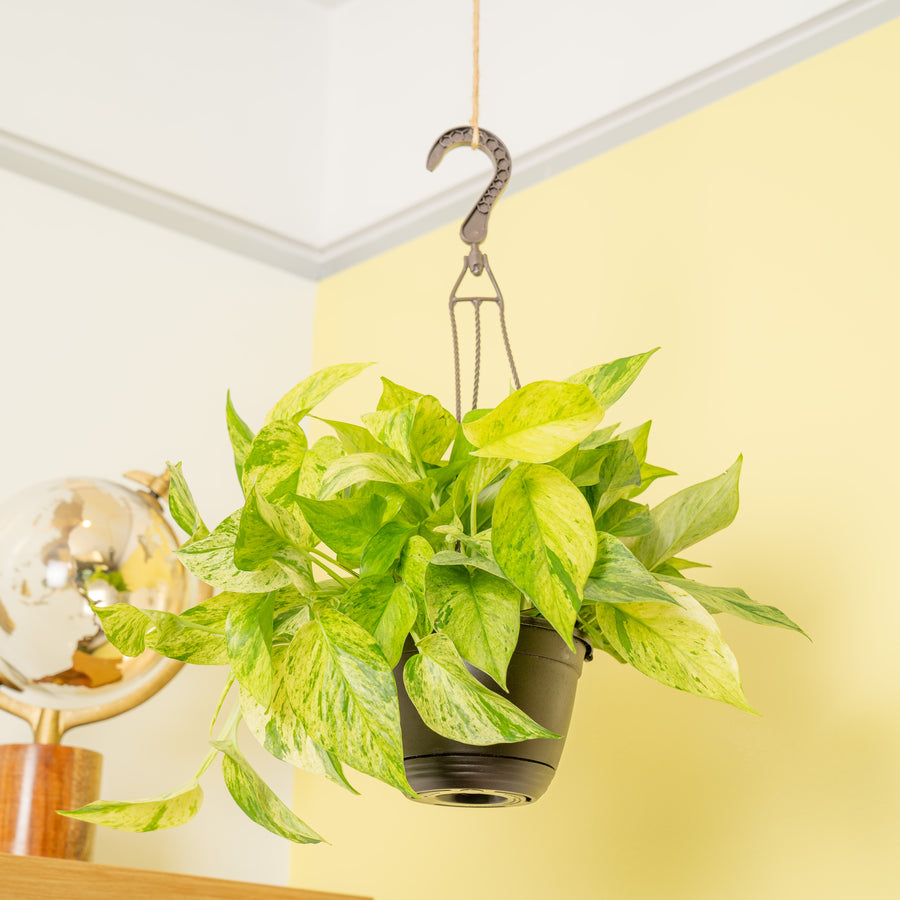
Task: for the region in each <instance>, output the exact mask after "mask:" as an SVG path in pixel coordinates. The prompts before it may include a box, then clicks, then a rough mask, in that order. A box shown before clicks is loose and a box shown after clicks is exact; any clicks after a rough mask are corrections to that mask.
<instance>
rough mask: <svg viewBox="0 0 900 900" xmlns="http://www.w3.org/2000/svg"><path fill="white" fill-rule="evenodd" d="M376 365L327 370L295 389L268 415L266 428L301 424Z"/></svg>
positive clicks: (356, 365)
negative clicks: (282, 423) (273, 424)
mask: <svg viewBox="0 0 900 900" xmlns="http://www.w3.org/2000/svg"><path fill="white" fill-rule="evenodd" d="M371 365H372V363H345V364H344V365H338V366H327V367H326V368H324V369H320V370H319V371H318V372H315V373H313V374H312V375H310V376H309V377H308V378H304V379H303V381H301V382H300V383H299V384H296V385H294V387H292V388H291V389H290V390H289V391H288V392H287V393H286V394H285V395H284V396H283V397H282V398H281V399H280V400H279V401H278V402H277V403H276V404H275V405H274V406H273V407H272V408H271V409H270V410H269V412H268V414H267V415H266V421H265V424H266V425H268V424H269V423H270V422H278V421H288V422H299V421H300V419H302V418H303V417H304V416H305V415H307V414H308V413H309V412H310V410H312V409H314V408H315V407H316V406H318V405H319V404H320V403H321V402H322V401H323V400H324V399H325V398H326V397H327V396H328V395H329V394H330V393H331V392H332V391H333V390H335V389H336V388H339V387H340V386H341V385H342V384H344V383H345V382H347V381H349V380H350V379H351V378H355V377H356V376H357V375H359V373H360V372H362V370H363V369H366V368H368V367H369V366H371Z"/></svg>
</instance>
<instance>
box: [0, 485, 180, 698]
mask: <svg viewBox="0 0 900 900" xmlns="http://www.w3.org/2000/svg"><path fill="white" fill-rule="evenodd" d="M177 546H178V542H177V540H176V539H175V536H174V534H173V533H172V530H171V528H170V527H169V525H168V523H167V521H166V519H165V518H164V516H163V514H162V511H161V509H160V507H159V506H158V505H157V503H156V500H155V498H154V497H153V496H152V495H151V494H145V493H143V492H137V491H133V490H129V489H128V488H125V487H122V486H121V485H118V484H115V483H114V482H111V481H104V480H100V479H86V478H71V479H63V480H58V481H51V482H47V483H45V484H39V485H35V486H33V487H30V488H27V489H26V490H24V491H22V492H21V493H19V494H17V495H16V496H15V497H13V498H12V499H10V500H8V501H6V502H5V503H3V504H2V505H0V692H2V693H6V694H7V695H9V696H12V697H15V698H16V699H17V700H20V701H22V702H24V703H29V704H32V705H34V706H39V707H43V708H45V709H58V710H63V709H81V708H85V707H92V706H96V705H97V704H100V703H106V702H108V701H113V700H117V699H119V698H120V697H122V696H124V695H125V694H129V693H131V692H132V691H134V690H135V689H137V688H138V687H140V685H141V684H143V683H144V681H145V680H147V679H148V678H149V677H150V676H151V674H152V672H153V670H154V668H155V667H156V666H157V665H159V664H160V663H161V662H162V657H160V656H157V655H156V654H155V653H152V652H151V651H145V652H144V653H142V654H141V655H140V656H138V657H134V658H132V657H128V656H123V654H121V653H120V652H119V651H118V650H117V649H116V648H115V647H114V646H113V645H112V644H111V643H110V642H109V641H108V640H107V639H106V635H105V634H104V633H103V629H102V627H101V625H100V621H99V619H98V617H97V615H96V614H95V612H94V606H109V605H111V604H113V603H122V602H124V603H130V604H132V605H133V606H136V607H138V608H141V609H147V610H166V611H169V612H179V611H180V610H181V609H182V608H183V603H184V597H185V591H186V575H185V572H184V570H183V568H182V566H181V564H180V563H179V562H178V560H177V558H176V557H175V556H174V554H173V551H174V550H175V549H176V548H177Z"/></svg>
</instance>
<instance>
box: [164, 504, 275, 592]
mask: <svg viewBox="0 0 900 900" xmlns="http://www.w3.org/2000/svg"><path fill="white" fill-rule="evenodd" d="M240 518H241V510H237V512H234V513H232V514H231V515H230V516H228V518H227V519H225V520H223V521H222V522H220V523H219V524H218V525H217V526H216V528H215V529H214V530H213V532H212V533H211V534H210V535H209V537H206V538H204V539H203V540H201V541H196V542H194V543H191V544H186V545H185V546H183V547H181V548H180V549H178V550H176V551H175V555H176V556H177V557H178V558H179V559H180V560H181V562H182V564H183V565H184V567H185V568H186V569H187V570H188V571H189V572H190V573H191V574H193V575H196V576H197V577H198V578H200V579H201V580H202V581H205V582H206V583H207V584H211V585H212V586H213V587H217V588H221V589H222V590H226V591H236V592H239V593H248V594H253V593H262V592H264V591H271V590H275V589H277V588H280V587H284V586H285V585H286V584H288V583H289V581H290V579H289V578H288V576H287V575H286V574H285V573H284V571H282V569H281V567H280V566H278V565H277V564H276V563H275V562H270V563H266V564H265V565H263V566H262V567H261V568H259V569H257V570H255V571H253V572H242V571H241V570H240V569H238V567H237V566H236V565H235V564H234V543H235V540H236V538H237V531H238V526H239V523H240Z"/></svg>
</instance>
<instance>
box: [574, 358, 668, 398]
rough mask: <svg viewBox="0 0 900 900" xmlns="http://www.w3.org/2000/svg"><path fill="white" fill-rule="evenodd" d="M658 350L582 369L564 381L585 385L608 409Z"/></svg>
mask: <svg viewBox="0 0 900 900" xmlns="http://www.w3.org/2000/svg"><path fill="white" fill-rule="evenodd" d="M658 349H659V347H655V348H654V349H653V350H648V351H647V352H646V353H638V354H637V355H636V356H624V357H622V358H621V359H615V360H613V361H612V362H609V363H604V364H603V365H600V366H592V367H591V368H589V369H583V370H582V371H581V372H578V373H577V374H575V375H572V376H571V377H570V378H567V379H566V381H570V382H573V383H575V384H584V385H587V387H588V388H590V391H591V393H592V394H593V395H594V399H595V400H596V401H597V403H599V404H600V406H602V407H603V408H604V409H609V408H610V406H612V405H613V403H615V402H616V400H618V399H619V398H620V397H621V396H622V395H623V394H624V393H625V392H626V391H627V390H628V388H630V387H631V385H632V384H633V383H634V380H635V379H636V378H637V377H638V375H640V374H641V369H643V368H644V365H645V364H646V362H647V360H648V359H650V357H651V356H653V354H654V353H656V351H657V350H658Z"/></svg>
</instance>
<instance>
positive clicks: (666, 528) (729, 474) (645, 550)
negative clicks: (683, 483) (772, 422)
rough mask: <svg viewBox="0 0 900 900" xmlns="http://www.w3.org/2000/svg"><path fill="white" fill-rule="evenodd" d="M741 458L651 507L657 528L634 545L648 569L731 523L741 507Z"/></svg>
mask: <svg viewBox="0 0 900 900" xmlns="http://www.w3.org/2000/svg"><path fill="white" fill-rule="evenodd" d="M741 461H742V460H741V457H738V458H737V461H736V462H735V463H734V465H732V466H731V468H729V469H728V470H727V471H726V472H724V473H723V474H721V475H718V476H716V477H715V478H711V479H710V480H709V481H703V482H701V483H700V484H695V485H692V486H691V487H688V488H685V489H684V490H683V491H679V492H678V493H677V494H673V495H672V496H671V497H669V498H668V499H666V500H663V502H662V503H660V504H659V506H657V507H655V508H654V509H652V510H651V511H650V519H651V521H652V523H653V530H652V531H650V532H649V533H648V534H645V535H643V536H642V537H639V538H638V539H637V541H635V543H634V546H633V547H632V552H633V553H634V555H635V556H636V557H637V558H638V559H639V560H640V561H641V562H642V563H643V564H644V565H645V566H646V567H647V568H648V569H653V568H654V567H655V566H656V565H658V564H659V563H661V562H663V561H664V560H666V559H668V558H669V557H670V556H675V555H676V554H677V553H678V552H679V551H681V550H684V548H685V547H690V546H691V545H693V544H696V543H697V542H698V541H702V540H703V538H706V537H709V536H710V535H711V534H714V533H715V532H717V531H719V530H720V529H722V528H725V527H726V526H727V525H730V524H731V522H732V521H733V519H734V517H735V515H736V514H737V509H738V479H739V478H740V474H741Z"/></svg>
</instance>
